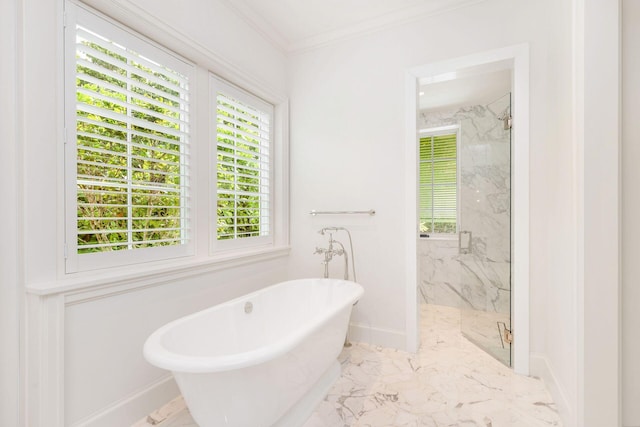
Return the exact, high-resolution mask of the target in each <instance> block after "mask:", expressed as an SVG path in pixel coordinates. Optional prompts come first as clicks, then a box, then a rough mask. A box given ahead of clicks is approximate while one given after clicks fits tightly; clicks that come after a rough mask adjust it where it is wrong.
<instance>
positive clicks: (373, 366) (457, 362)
mask: <svg viewBox="0 0 640 427" xmlns="http://www.w3.org/2000/svg"><path fill="white" fill-rule="evenodd" d="M339 360H340V362H341V364H342V375H341V377H340V378H339V379H338V380H337V381H336V383H335V384H334V386H333V388H332V389H331V390H330V391H329V393H328V395H327V397H326V398H325V399H324V400H323V401H322V402H321V403H320V404H319V405H318V407H317V408H316V411H315V412H314V413H313V414H312V415H311V417H310V418H309V419H308V420H307V422H306V423H305V424H304V426H303V427H352V426H354V427H355V426H359V427H441V426H457V427H467V426H469V427H547V426H561V425H562V424H561V421H560V417H559V415H558V413H557V410H556V407H555V404H554V403H553V401H552V400H551V397H550V395H549V393H548V392H547V390H546V389H545V386H544V384H543V383H542V381H540V380H538V379H535V378H531V377H523V376H519V375H515V374H514V373H513V371H512V370H511V369H509V368H507V367H506V366H504V365H503V364H502V363H500V362H499V361H498V360H496V359H494V358H493V357H492V356H490V355H488V354H487V353H485V352H483V351H482V350H480V349H479V348H478V347H476V346H475V345H474V344H472V343H471V342H470V341H468V340H467V339H466V338H464V337H463V336H462V335H461V333H460V313H459V311H458V310H457V309H456V308H451V307H442V306H434V305H428V306H427V305H423V306H421V346H420V350H419V351H418V353H417V354H411V353H406V352H403V351H399V350H393V349H388V348H382V347H377V346H371V345H368V344H363V343H353V345H352V346H351V347H349V348H345V349H344V351H343V352H342V354H341V355H340V358H339ZM170 405H172V406H171V408H170V410H168V411H166V410H165V411H164V412H163V410H162V409H161V410H158V411H156V412H154V414H151V415H150V416H149V417H148V418H147V419H146V420H141V421H140V422H139V423H137V424H135V426H134V427H151V426H160V427H197V425H196V424H195V422H194V421H193V419H192V418H191V416H190V415H189V412H188V409H181V410H178V411H177V412H176V409H178V408H180V405H181V401H173V402H172V404H170ZM156 416H157V417H158V418H155V417H156ZM156 420H157V421H158V422H155V424H154V423H151V422H149V421H156ZM248 427H249V426H248Z"/></svg>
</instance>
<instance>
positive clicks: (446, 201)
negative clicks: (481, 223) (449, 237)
mask: <svg viewBox="0 0 640 427" xmlns="http://www.w3.org/2000/svg"><path fill="white" fill-rule="evenodd" d="M457 152H458V132H457V130H456V129H446V131H444V132H443V131H434V132H428V131H426V132H425V133H423V134H422V135H421V137H420V156H419V157H420V160H419V180H420V182H419V186H418V188H419V190H418V192H419V196H418V197H419V200H418V205H419V222H420V235H421V236H424V237H427V235H428V236H432V235H438V234H454V233H457V222H458V212H457V205H458V169H457Z"/></svg>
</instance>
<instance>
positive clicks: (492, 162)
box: [458, 93, 512, 366]
mask: <svg viewBox="0 0 640 427" xmlns="http://www.w3.org/2000/svg"><path fill="white" fill-rule="evenodd" d="M510 127H511V94H510V93H507V94H505V95H504V96H503V97H501V98H499V99H498V100H496V101H493V102H491V103H490V104H487V105H478V106H474V107H473V109H472V113H471V114H469V115H468V116H465V117H464V118H463V119H462V120H461V122H460V133H461V137H460V142H459V154H458V174H459V180H460V181H459V182H460V184H459V190H458V192H459V196H458V203H459V207H458V215H459V217H458V227H459V228H458V237H459V240H458V246H459V249H458V257H459V269H460V271H459V273H460V284H461V293H462V302H461V307H460V308H461V310H460V316H461V319H460V323H461V330H462V333H463V335H464V336H465V337H467V338H468V339H469V340H470V341H472V342H473V343H474V344H476V345H477V346H479V347H481V348H482V349H483V350H484V351H486V352H488V353H489V354H491V355H492V356H494V357H495V358H497V359H498V360H500V361H501V362H502V363H504V364H505V365H507V366H511V340H512V334H511V130H510Z"/></svg>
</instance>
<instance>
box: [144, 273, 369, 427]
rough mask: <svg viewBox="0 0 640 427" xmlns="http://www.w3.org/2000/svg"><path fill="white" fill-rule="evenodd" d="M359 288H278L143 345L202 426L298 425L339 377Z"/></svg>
mask: <svg viewBox="0 0 640 427" xmlns="http://www.w3.org/2000/svg"><path fill="white" fill-rule="evenodd" d="M362 294H363V289H362V286H360V285H359V284H357V283H354V282H350V281H345V280H334V279H303V280H292V281H288V282H283V283H279V284H276V285H273V286H269V287H267V288H264V289H261V290H259V291H257V292H253V293H251V294H249V295H245V296H243V297H240V298H236V299H234V300H232V301H229V302H227V303H224V304H220V305H216V306H214V307H211V308H209V309H206V310H203V311H200V312H198V313H194V314H192V315H189V316H186V317H183V318H181V319H178V320H175V321H173V322H171V323H169V324H167V325H165V326H163V327H161V328H160V329H158V330H157V331H155V332H154V333H153V334H152V335H151V336H150V337H149V338H148V339H147V342H146V343H145V345H144V356H145V358H146V359H147V361H149V362H150V363H151V364H153V365H155V366H157V367H160V368H163V369H167V370H170V371H171V372H172V373H173V375H174V377H175V379H176V382H177V383H178V387H179V388H180V391H181V392H182V395H183V397H184V399H185V401H186V403H187V406H188V407H189V410H190V411H191V414H192V416H193V419H194V420H195V421H196V422H197V423H198V424H199V425H200V427H219V426H237V427H270V426H278V427H285V426H287V427H289V426H291V427H294V426H295V427H299V426H300V425H302V424H303V423H304V421H305V420H306V419H307V418H308V416H309V415H310V414H311V413H312V411H313V409H314V408H315V406H316V404H317V403H318V402H320V401H321V400H322V399H323V398H324V396H325V395H326V393H327V392H328V391H329V389H330V387H331V385H332V384H333V382H334V381H335V380H336V379H337V378H338V377H339V375H340V364H339V363H338V362H337V356H338V354H339V353H340V351H341V350H342V345H343V343H344V339H345V334H346V332H347V327H348V323H349V316H350V314H351V308H352V306H353V304H355V303H356V302H357V301H358V300H359V299H360V297H361V296H362Z"/></svg>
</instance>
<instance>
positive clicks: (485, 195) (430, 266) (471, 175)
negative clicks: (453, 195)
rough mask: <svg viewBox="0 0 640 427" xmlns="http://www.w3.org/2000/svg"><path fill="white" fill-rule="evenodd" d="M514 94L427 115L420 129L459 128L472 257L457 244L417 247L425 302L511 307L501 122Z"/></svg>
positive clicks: (505, 134) (463, 225)
mask: <svg viewBox="0 0 640 427" xmlns="http://www.w3.org/2000/svg"><path fill="white" fill-rule="evenodd" d="M509 98H510V97H509V94H506V95H505V96H503V97H502V98H500V99H498V100H496V101H494V102H492V103H491V104H488V105H474V106H469V107H462V108H458V109H456V110H452V111H440V112H422V113H421V114H420V116H419V121H418V125H419V127H420V129H425V128H431V127H437V126H445V125H452V124H457V125H459V126H460V150H459V153H458V156H459V169H460V170H459V176H460V184H459V185H460V199H459V200H460V207H459V213H460V229H461V230H463V231H471V232H472V241H471V248H472V250H471V253H470V254H459V253H458V241H457V236H456V238H454V240H438V239H421V240H420V242H419V243H418V259H419V261H418V266H419V277H420V280H419V287H420V294H421V296H422V298H423V301H425V302H428V303H432V304H439V305H446V306H453V307H460V308H462V309H470V310H477V311H487V312H496V313H508V312H509V308H510V292H511V286H510V274H511V258H510V253H511V243H510V207H511V198H510V187H511V184H510V170H511V165H510V162H511V160H510V159H511V155H510V150H511V148H510V136H509V131H508V130H504V124H503V121H501V120H500V119H499V117H501V116H502V115H503V114H504V113H505V111H508V109H509V104H510V100H509Z"/></svg>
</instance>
